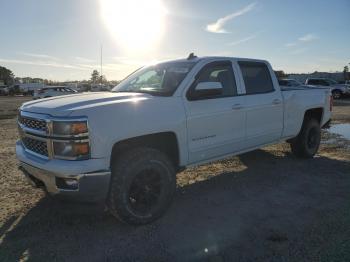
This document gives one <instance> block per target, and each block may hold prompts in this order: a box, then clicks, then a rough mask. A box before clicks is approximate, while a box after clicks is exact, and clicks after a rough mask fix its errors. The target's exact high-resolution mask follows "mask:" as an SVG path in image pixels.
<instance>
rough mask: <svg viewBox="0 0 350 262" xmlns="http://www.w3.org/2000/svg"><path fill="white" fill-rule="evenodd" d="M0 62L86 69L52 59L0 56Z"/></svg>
mask: <svg viewBox="0 0 350 262" xmlns="http://www.w3.org/2000/svg"><path fill="white" fill-rule="evenodd" d="M0 62H2V63H9V64H22V65H34V66H51V67H57V68H69V69H79V70H87V69H85V68H83V67H80V66H77V65H71V64H64V63H57V62H53V61H28V60H18V59H3V58H0Z"/></svg>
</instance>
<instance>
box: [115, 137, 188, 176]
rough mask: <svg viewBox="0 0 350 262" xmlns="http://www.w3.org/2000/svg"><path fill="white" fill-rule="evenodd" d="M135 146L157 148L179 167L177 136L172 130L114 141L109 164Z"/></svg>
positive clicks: (177, 168)
mask: <svg viewBox="0 0 350 262" xmlns="http://www.w3.org/2000/svg"><path fill="white" fill-rule="evenodd" d="M137 147H150V148H154V149H157V150H159V151H161V152H163V153H165V154H166V155H167V156H168V157H169V158H170V160H171V161H172V163H173V164H174V167H175V169H176V170H180V169H181V168H180V149H179V143H178V138H177V136H176V133H174V132H172V131H169V132H160V133H152V134H148V135H141V136H137V137H132V138H128V139H124V140H121V141H118V142H116V143H114V145H113V147H112V152H111V157H110V165H112V163H113V162H114V161H115V160H116V159H117V158H118V157H120V156H121V155H122V154H123V153H125V152H126V151H128V150H130V149H134V148H137Z"/></svg>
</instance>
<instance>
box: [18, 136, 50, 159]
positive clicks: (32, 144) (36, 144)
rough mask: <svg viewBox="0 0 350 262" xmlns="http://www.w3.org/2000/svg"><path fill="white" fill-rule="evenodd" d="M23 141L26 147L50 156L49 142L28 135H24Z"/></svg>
mask: <svg viewBox="0 0 350 262" xmlns="http://www.w3.org/2000/svg"><path fill="white" fill-rule="evenodd" d="M22 143H23V145H24V147H25V148H26V149H28V150H30V151H32V152H34V153H36V154H39V155H43V156H46V157H48V156H49V154H48V150H47V142H46V141H41V140H37V139H33V138H31V137H28V136H24V137H22Z"/></svg>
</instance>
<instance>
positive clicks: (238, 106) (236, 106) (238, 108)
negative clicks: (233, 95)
mask: <svg viewBox="0 0 350 262" xmlns="http://www.w3.org/2000/svg"><path fill="white" fill-rule="evenodd" d="M242 108H243V106H242V105H241V104H234V105H233V106H232V110H240V109H242Z"/></svg>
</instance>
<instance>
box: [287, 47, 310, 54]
mask: <svg viewBox="0 0 350 262" xmlns="http://www.w3.org/2000/svg"><path fill="white" fill-rule="evenodd" d="M306 50H307V48H299V49H295V50H293V51H292V52H290V54H292V55H299V54H302V53H305V52H306Z"/></svg>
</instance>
